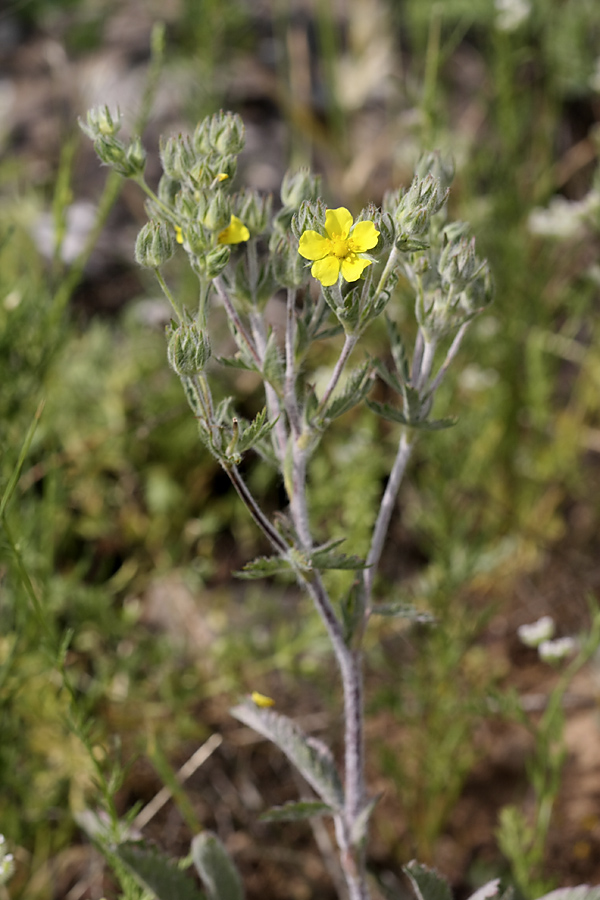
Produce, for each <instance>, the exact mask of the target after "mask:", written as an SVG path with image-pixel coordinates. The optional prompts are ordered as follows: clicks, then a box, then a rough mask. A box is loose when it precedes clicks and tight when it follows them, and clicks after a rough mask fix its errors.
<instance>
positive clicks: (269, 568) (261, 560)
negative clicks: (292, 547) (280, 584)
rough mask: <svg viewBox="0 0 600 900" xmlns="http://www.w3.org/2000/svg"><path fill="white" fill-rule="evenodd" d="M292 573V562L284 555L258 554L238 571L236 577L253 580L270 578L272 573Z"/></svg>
mask: <svg viewBox="0 0 600 900" xmlns="http://www.w3.org/2000/svg"><path fill="white" fill-rule="evenodd" d="M283 574H285V575H292V574H293V570H292V567H291V565H290V563H289V562H288V561H287V560H286V559H284V558H283V557H282V556H258V557H257V558H256V559H253V560H252V562H249V563H246V565H245V566H244V568H243V569H242V571H241V572H236V573H235V577H236V578H242V579H245V580H246V581H252V580H254V579H257V578H270V577H271V575H283Z"/></svg>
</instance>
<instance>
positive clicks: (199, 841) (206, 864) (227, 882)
mask: <svg viewBox="0 0 600 900" xmlns="http://www.w3.org/2000/svg"><path fill="white" fill-rule="evenodd" d="M192 859H193V861H194V865H195V866H196V870H197V872H198V875H199V876H200V878H201V879H202V883H203V885H204V887H205V888H206V892H207V894H208V897H209V900H243V898H244V889H243V887H242V880H241V878H240V876H239V872H238V870H237V869H236V867H235V866H234V864H233V862H232V861H231V857H230V856H229V853H228V852H227V850H226V849H225V847H224V846H223V844H222V843H221V841H220V840H219V838H218V837H217V835H216V834H213V833H212V831H203V832H202V833H201V834H197V835H196V836H195V838H194V839H193V840H192ZM175 898H177V900H180V898H179V897H177V895H176V894H174V895H173V897H172V898H170V900H175Z"/></svg>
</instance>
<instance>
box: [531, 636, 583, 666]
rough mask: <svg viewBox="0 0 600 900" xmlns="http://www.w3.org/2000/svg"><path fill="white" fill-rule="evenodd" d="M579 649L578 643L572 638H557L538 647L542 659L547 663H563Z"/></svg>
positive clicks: (543, 642)
mask: <svg viewBox="0 0 600 900" xmlns="http://www.w3.org/2000/svg"><path fill="white" fill-rule="evenodd" d="M576 649H577V641H576V640H575V639H574V638H572V637H564V638H557V639H556V640H555V641H542V643H541V644H540V645H539V647H538V653H539V655H540V659H542V660H543V661H544V662H547V663H555V662H561V660H563V659H565V658H566V657H567V656H570V655H571V654H572V653H573V652H574V651H575V650H576Z"/></svg>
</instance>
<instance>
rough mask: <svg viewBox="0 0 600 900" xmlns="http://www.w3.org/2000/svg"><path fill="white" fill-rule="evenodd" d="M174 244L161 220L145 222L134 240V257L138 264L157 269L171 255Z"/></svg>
mask: <svg viewBox="0 0 600 900" xmlns="http://www.w3.org/2000/svg"><path fill="white" fill-rule="evenodd" d="M174 252H175V245H174V244H173V238H172V237H171V234H170V232H169V231H168V230H167V227H166V225H164V224H163V223H162V222H154V221H152V222H147V223H146V224H145V225H144V227H143V228H142V230H141V231H140V233H139V234H138V236H137V240H136V242H135V259H136V262H137V263H138V264H139V265H140V266H144V267H145V268H147V269H158V268H160V266H162V265H164V263H166V262H167V260H168V259H170V258H171V257H172V256H173V253H174Z"/></svg>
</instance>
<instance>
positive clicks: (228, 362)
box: [215, 354, 256, 372]
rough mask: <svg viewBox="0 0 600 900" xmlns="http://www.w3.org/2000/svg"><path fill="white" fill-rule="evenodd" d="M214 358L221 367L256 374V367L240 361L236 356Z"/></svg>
mask: <svg viewBox="0 0 600 900" xmlns="http://www.w3.org/2000/svg"><path fill="white" fill-rule="evenodd" d="M215 358H216V360H217V362H219V363H221V365H222V366H227V367H228V368H230V369H246V371H248V372H256V366H255V365H254V364H253V363H250V362H249V361H246V360H245V359H242V358H241V357H240V356H238V355H237V354H236V356H217V357H215Z"/></svg>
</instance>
